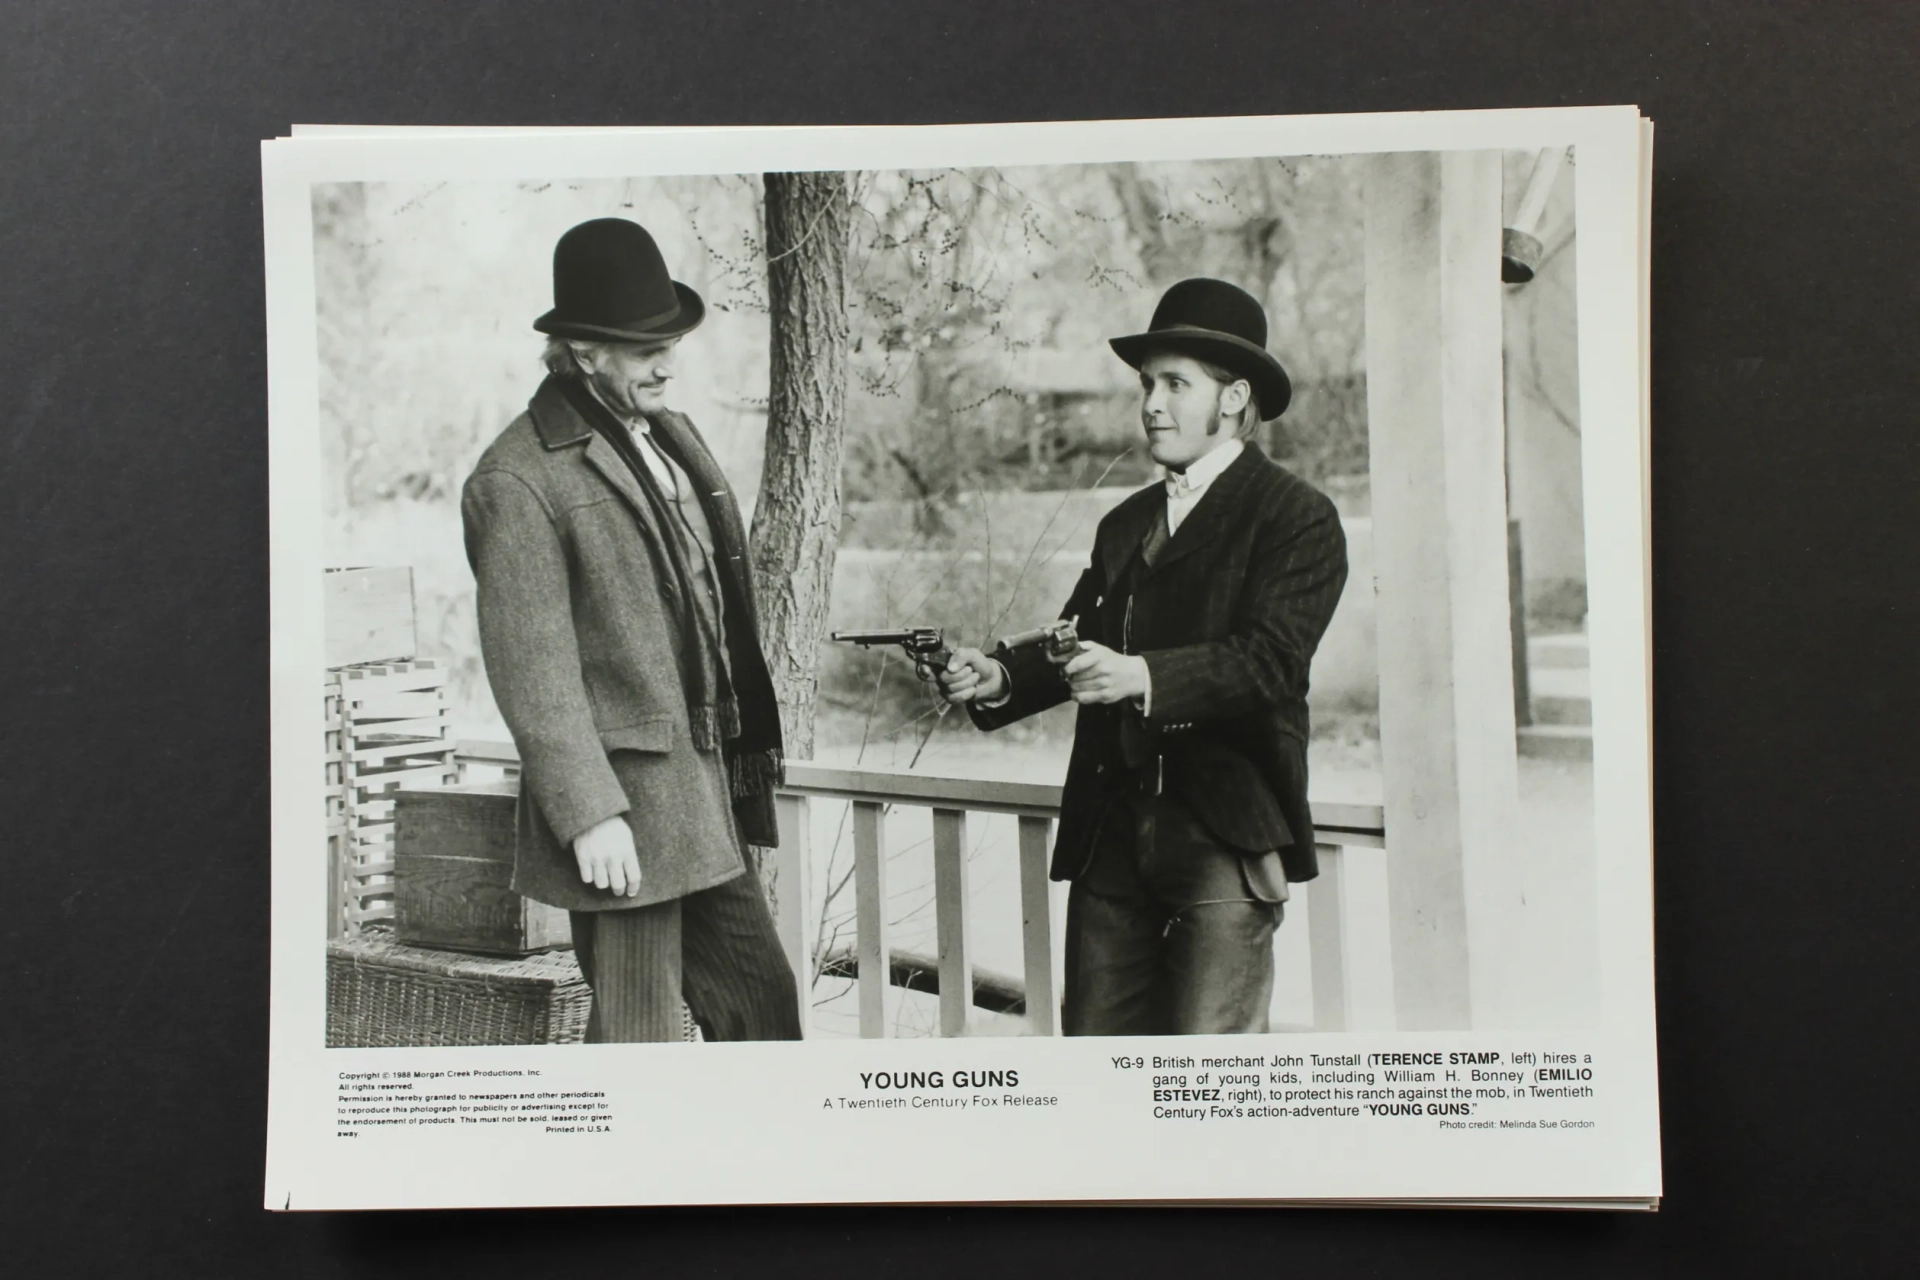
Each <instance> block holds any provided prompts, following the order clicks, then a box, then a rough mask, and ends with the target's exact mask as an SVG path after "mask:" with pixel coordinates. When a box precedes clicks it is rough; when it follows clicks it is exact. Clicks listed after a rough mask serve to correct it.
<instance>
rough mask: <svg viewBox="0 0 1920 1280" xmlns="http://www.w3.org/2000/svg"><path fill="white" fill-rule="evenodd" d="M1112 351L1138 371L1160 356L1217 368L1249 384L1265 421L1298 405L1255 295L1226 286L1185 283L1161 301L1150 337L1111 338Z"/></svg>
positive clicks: (1201, 279)
mask: <svg viewBox="0 0 1920 1280" xmlns="http://www.w3.org/2000/svg"><path fill="white" fill-rule="evenodd" d="M1107 345H1109V346H1111V347H1112V348H1113V352H1114V354H1115V355H1117V356H1119V357H1120V358H1121V359H1122V360H1125V361H1126V362H1127V363H1128V364H1130V365H1132V366H1133V367H1134V368H1136V369H1138V368H1139V367H1140V366H1141V364H1142V363H1144V362H1145V360H1146V358H1147V357H1148V356H1149V355H1151V354H1153V353H1154V352H1156V351H1172V352H1176V353H1178V354H1180V355H1187V356H1193V357H1195V358H1197V359H1200V360H1205V361H1206V362H1207V363H1209V364H1217V365H1219V366H1220V367H1221V368H1223V369H1226V370H1227V371H1229V372H1230V373H1232V374H1234V375H1235V376H1236V377H1241V378H1245V379H1246V380H1247V383H1248V385H1250V386H1251V387H1252V388H1253V394H1254V395H1255V396H1256V397H1258V398H1259V401H1260V417H1261V419H1262V420H1263V421H1264V420H1266V419H1270V418H1277V417H1279V416H1280V414H1281V412H1282V411H1284V410H1285V409H1286V407H1287V402H1288V401H1289V400H1291V399H1293V382H1292V381H1291V380H1290V379H1289V378H1288V377H1287V371H1286V369H1284V368H1282V367H1281V364H1280V361H1279V360H1277V359H1275V358H1274V355H1273V353H1272V352H1271V351H1268V350H1267V313H1266V311H1265V309H1264V308H1262V307H1261V305H1260V304H1259V302H1258V301H1256V300H1255V299H1254V296H1253V295H1252V294H1250V293H1248V292H1247V291H1246V290H1245V289H1241V288H1239V287H1237V286H1235V285H1231V284H1228V283H1227V282H1226V281H1225V280H1209V279H1207V278H1206V277H1204V276H1201V277H1196V278H1194V279H1192V280H1182V281H1181V282H1180V283H1179V284H1176V285H1174V286H1173V287H1172V288H1171V289H1168V290H1167V291H1166V293H1165V294H1164V295H1162V296H1161V299H1160V305H1159V306H1157V307H1155V308H1154V309H1153V320H1152V321H1151V322H1150V323H1149V324H1148V325H1147V331H1146V332H1145V333H1133V334H1128V335H1127V336H1126V337H1124V338H1111V339H1109V340H1108V343H1107Z"/></svg>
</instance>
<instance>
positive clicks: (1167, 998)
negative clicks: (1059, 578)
mask: <svg viewBox="0 0 1920 1280" xmlns="http://www.w3.org/2000/svg"><path fill="white" fill-rule="evenodd" d="M1266 336H1267V321H1266V315H1265V312H1264V311H1263V310H1262V309H1261V307H1260V304H1259V303H1258V302H1257V301H1255V300H1254V299H1253V298H1252V297H1251V296H1250V295H1248V294H1247V293H1245V292H1244V291H1242V290H1240V289H1238V288H1235V287H1234V286H1233V285H1230V284H1227V283H1225V282H1223V281H1219V280H1206V279H1195V280H1187V281H1183V282H1182V283H1180V284H1177V285H1175V286H1173V288H1171V289H1169V290H1168V291H1167V293H1166V295H1165V297H1163V298H1162V299H1161V302H1160V304H1159V306H1158V307H1157V308H1156V310H1155V311H1154V315H1153V320H1152V322H1151V324H1150V326H1149V329H1148V331H1147V332H1146V333H1142V334H1134V335H1131V336H1129V337H1125V338H1115V339H1113V341H1112V344H1111V345H1112V346H1113V349H1114V351H1115V352H1116V353H1117V354H1118V355H1119V356H1120V358H1121V359H1123V360H1125V361H1126V362H1127V363H1128V364H1130V365H1132V366H1133V367H1134V368H1135V369H1137V370H1138V371H1139V373H1140V386H1141V391H1142V397H1143V398H1142V404H1141V419H1142V423H1143V425H1144V427H1145V429H1146V435H1147V446H1148V450H1149V452H1150V453H1151V454H1152V456H1153V458H1154V460H1155V461H1156V462H1159V463H1160V464H1161V465H1162V466H1164V467H1165V468H1166V472H1167V477H1166V480H1165V482H1164V483H1160V484H1155V485H1152V486H1150V487H1149V488H1146V489H1142V490H1141V491H1140V492H1138V493H1135V494H1133V495H1132V496H1131V497H1129V498H1127V499H1126V500H1125V501H1124V502H1122V503H1121V504H1120V505H1119V506H1118V507H1116V508H1114V509H1113V510H1112V511H1111V512H1109V513H1108V514H1107V516H1106V518H1105V519H1103V520H1102V521H1101V522H1100V527H1099V531H1098V533H1097V534H1096V536H1095V539H1094V547H1093V555H1092V560H1091V563H1090V564H1089V565H1088V567H1087V569H1086V572H1085V573H1083V574H1082V575H1081V577H1080V581H1079V584H1078V585H1077V586H1076V587H1075V588H1074V591H1073V595H1072V596H1071V598H1069V599H1068V601H1067V604H1066V607H1065V608H1064V609H1063V610H1062V611H1061V616H1062V617H1063V618H1075V619H1077V620H1078V625H1079V632H1080V635H1081V637H1082V639H1083V641H1084V643H1083V645H1082V646H1081V652H1080V653H1079V654H1077V655H1076V656H1073V657H1072V658H1071V660H1066V661H1064V662H1061V663H1058V664H1057V665H1049V659H1048V658H1046V657H1045V656H1043V655H1042V653H1041V651H1040V650H1038V649H1023V650H1021V651H1019V652H1018V653H1016V654H1014V655H1012V656H1007V657H1006V659H1005V661H1004V662H1003V661H1000V660H999V659H997V658H994V657H989V656H988V655H985V654H983V653H981V652H980V651H979V650H977V649H963V650H960V651H958V652H956V654H955V655H954V658H953V660H952V661H951V662H950V663H949V664H948V668H947V670H946V671H945V672H944V673H942V674H941V684H942V687H943V689H944V691H945V693H946V695H947V697H948V699H949V700H950V701H953V702H955V703H960V704H969V709H970V711H971V714H972V716H973V718H974V720H975V722H976V723H977V724H979V725H980V726H981V727H982V728H986V729H992V728H997V727H999V726H1001V725H1004V724H1007V723H1009V722H1011V721H1013V720H1017V719H1019V718H1021V717H1023V716H1028V715H1031V714H1033V713H1034V712H1036V711H1042V710H1045V709H1046V708H1048V707H1052V706H1056V705H1058V704H1059V703H1061V702H1063V701H1065V700H1066V699H1067V698H1069V697H1071V698H1072V699H1073V700H1074V701H1075V702H1076V703H1078V704H1079V705H1080V710H1079V717H1078V721H1077V724H1076V728H1075V732H1074V743H1073V754H1072V757H1071V759H1070V761H1069V763H1068V767H1067V781H1066V788H1065V791H1064V793H1063V796H1062V799H1061V810H1060V827H1059V834H1058V837H1057V839H1056V841H1055V844H1054V853H1053V877H1054V879H1056V880H1071V881H1072V882H1073V888H1072V890H1071V891H1070V893H1069V895H1068V898H1067V937H1066V947H1067V957H1066V960H1067V980H1066V992H1065V1010H1064V1018H1063V1022H1064V1024H1065V1029H1066V1032H1067V1034H1069V1035H1168V1034H1200V1033H1219V1032H1261V1031H1265V1030H1266V1029H1267V1009H1268V1006H1269V1004H1270V1003H1271V1000H1272V993H1273V936H1274V931H1275V929H1276V928H1278V926H1279V923H1280V918H1281V913H1282V911H1283V909H1284V908H1283V904H1284V903H1285V901H1286V899H1287V883H1288V881H1301V880H1308V879H1311V878H1312V877H1313V876H1314V875H1315V874H1316V871H1317V868H1316V866H1315V858H1314V842H1313V823H1312V819H1311V816H1310V815H1309V813H1308V810H1307V762H1306V742H1307V703H1306V694H1307V672H1308V668H1309V667H1310V666H1311V664H1312V661H1313V654H1314V650H1315V648H1316V647H1317V646H1318V645H1319V643H1320V637H1321V636H1322V635H1323V634H1324V633H1325V631H1326V628H1327V624H1328V622H1329V621H1330V620H1331V618H1332V616H1333V610H1334V606H1335V605H1336V604H1337V603H1338V602H1339V599H1340V592H1341V589H1342V587H1343V586H1344V585H1345V583H1346V577H1347V555H1346V539H1345V536H1344V534H1343V533H1342V531H1341V527H1340V520H1339V516H1338V514H1337V513H1336V512H1335V510H1334V507H1333V504H1332V503H1331V502H1330V501H1328V500H1327V498H1326V497H1325V496H1324V495H1322V494H1321V493H1320V492H1319V491H1317V490H1316V489H1314V488H1313V487H1312V486H1310V485H1308V484H1307V483H1306V482H1304V481H1302V480H1301V479H1299V478H1298V477H1297V476H1295V475H1293V474H1292V473H1290V472H1288V471H1287V470H1286V469H1284V468H1283V467H1281V466H1279V465H1277V464H1276V463H1274V462H1272V461H1270V460H1269V459H1268V458H1267V457H1266V456H1265V455H1264V454H1263V453H1262V452H1261V451H1260V448H1259V446H1258V445H1257V444H1256V443H1254V442H1253V441H1252V440H1250V439H1247V438H1246V437H1247V436H1248V435H1249V434H1250V433H1251V432H1252V430H1253V429H1254V428H1255V427H1257V426H1258V424H1259V423H1260V422H1261V421H1263V420H1264V419H1269V418H1273V417H1275V416H1277V415H1278V414H1279V413H1280V412H1281V411H1282V410H1283V409H1285V408H1286V406H1287V401H1288V400H1289V399H1290V397H1291V394H1292V387H1291V384H1290V383H1289V381H1288V379H1287V375H1286V371H1285V370H1284V369H1282V368H1281V366H1280V362H1279V361H1278V360H1276V359H1274V357H1273V356H1272V355H1271V354H1269V353H1268V351H1267V349H1266ZM1230 428H1231V429H1230Z"/></svg>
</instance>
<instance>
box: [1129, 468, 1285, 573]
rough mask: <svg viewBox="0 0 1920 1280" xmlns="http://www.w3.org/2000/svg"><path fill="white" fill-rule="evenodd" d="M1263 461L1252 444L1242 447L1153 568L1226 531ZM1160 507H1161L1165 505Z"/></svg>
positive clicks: (1183, 555)
mask: <svg viewBox="0 0 1920 1280" xmlns="http://www.w3.org/2000/svg"><path fill="white" fill-rule="evenodd" d="M1265 460H1266V455H1265V454H1263V453H1261V452H1260V448H1259V446H1258V445H1256V444H1254V443H1253V442H1252V441H1247V442H1246V443H1245V444H1244V445H1242V447H1241V450H1240V456H1239V457H1237V458H1235V459H1234V460H1233V462H1232V464H1231V465H1229V466H1228V467H1227V469H1226V470H1225V471H1222V472H1221V473H1220V475H1219V476H1218V478H1216V479H1215V480H1214V482H1213V483H1212V484H1210V485H1208V486H1207V491H1206V492H1205V493H1203V494H1201V495H1200V501H1199V502H1197V503H1195V504H1194V507H1193V510H1191V511H1189V512H1188V513H1187V518H1186V519H1185V520H1182V521H1181V522H1180V527H1179V529H1177V530H1175V531H1174V535H1173V537H1172V539H1171V540H1169V541H1168V543H1167V546H1166V549H1165V550H1164V551H1162V552H1161V553H1160V559H1159V561H1158V562H1157V563H1156V564H1155V566H1154V568H1155V569H1156V570H1159V569H1164V568H1166V567H1167V566H1168V565H1170V564H1172V563H1174V562H1175V561H1177V560H1183V559H1185V558H1186V557H1187V556H1190V555H1192V554H1193V553H1194V552H1196V551H1198V550H1199V549H1200V548H1201V547H1204V546H1206V545H1207V544H1208V543H1210V542H1212V541H1213V540H1214V539H1216V538H1218V537H1219V536H1220V535H1221V534H1222V533H1224V532H1226V529H1227V525H1228V524H1229V523H1231V521H1232V519H1233V516H1234V514H1235V513H1236V512H1237V511H1238V510H1239V509H1240V495H1241V493H1242V492H1243V491H1244V490H1245V489H1246V487H1247V483H1248V481H1250V480H1252V479H1253V477H1254V473H1255V471H1256V470H1257V469H1258V468H1259V466H1260V464H1261V463H1262V462H1264V461H1265ZM1162 505H1163V507H1164V502H1163V504H1162Z"/></svg>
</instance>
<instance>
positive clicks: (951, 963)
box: [933, 809, 973, 1036]
mask: <svg viewBox="0 0 1920 1280" xmlns="http://www.w3.org/2000/svg"><path fill="white" fill-rule="evenodd" d="M933 915H934V923H935V929H936V934H935V936H936V938H937V939H938V945H939V952H940V1034H941V1035H943V1036H963V1035H965V1034H967V1018H968V1014H969V1013H970V1012H971V1011H972V1009H973V964H972V962H971V961H970V960H969V958H968V956H967V811H966V810H965V809H935V810H934V811H933Z"/></svg>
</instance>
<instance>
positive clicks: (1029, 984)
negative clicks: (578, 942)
mask: <svg viewBox="0 0 1920 1280" xmlns="http://www.w3.org/2000/svg"><path fill="white" fill-rule="evenodd" d="M456 759H457V761H458V763H459V765H460V768H461V776H462V778H463V779H466V780H469V781H471V780H472V779H471V775H470V772H469V771H470V770H471V769H473V768H474V767H480V768H486V769H500V770H503V771H504V772H505V773H506V775H507V778H508V780H515V775H517V773H518V764H519V756H518V754H517V753H516V752H515V750H514V747H513V744H512V743H510V742H462V743H460V744H459V748H458V754H457V757H456ZM823 797H824V798H827V799H832V800H835V801H840V800H845V801H846V802H848V803H849V804H850V806H851V808H852V819H853V862H854V866H853V889H854V921H855V941H854V954H855V959H856V966H857V967H856V972H857V975H858V977H857V982H858V987H859V1008H860V1035H861V1037H862V1038H863V1039H878V1038H882V1037H886V1036H890V1035H891V1034H892V1033H893V1026H892V1023H891V1021H890V1019H889V1006H890V1004H891V998H890V996H889V988H891V987H892V985H893V980H894V973H893V949H892V945H891V942H890V940H889V938H888V930H887V914H886V908H887V849H886V814H887V809H888V806H890V805H893V804H909V805H917V806H919V807H922V808H926V809H931V810H932V811H933V813H932V817H933V830H934V912H935V923H936V927H937V930H938V951H939V955H938V956H937V958H936V960H935V965H936V967H937V969H938V972H939V976H940V1033H941V1034H942V1035H946V1036H953V1035H964V1034H965V1033H966V1031H967V1029H968V1023H969V1019H970V1018H971V1015H972V1009H973V1006H974V1000H975V996H976V993H975V989H974V981H973V956H972V951H971V948H970V946H969V938H968V932H969V929H970V927H971V910H970V906H971V904H970V903H969V900H968V896H967V892H968V889H967V881H968V869H967V849H966V815H967V814H968V813H1004V814H1009V815H1011V816H1013V817H1014V818H1015V819H1017V821H1018V830H1019V851H1018V857H1019V882H1020V916H1021V924H1020V943H1021V958H1022V964H1023V968H1024V971H1025V972H1024V974H1023V978H1024V981H1023V982H1022V983H1020V984H1017V985H1016V984H1014V983H1013V982H1012V980H1011V979H1008V980H1006V981H1002V980H1001V979H999V978H997V977H994V976H992V975H989V977H988V980H987V986H988V988H989V989H990V991H991V993H992V995H991V999H990V1000H989V1004H990V1006H993V1007H998V1006H999V1005H1000V1004H1001V1002H1002V1001H1006V1002H1007V1003H1008V1005H1009V1007H1010V1005H1011V1001H1012V1000H1014V999H1024V1001H1025V1004H1026V1020H1027V1027H1028V1030H1029V1032H1030V1033H1031V1034H1034V1035H1059V1034H1060V994H1059V979H1058V976H1057V974H1056V971H1055V967H1054V962H1055V959H1056V957H1055V955H1054V939H1055V937H1056V936H1058V933H1059V921H1058V920H1057V919H1056V910H1055V908H1056V906H1057V905H1058V903H1057V896H1056V895H1055V894H1054V892H1053V886H1052V884H1051V882H1050V880H1049V879H1048V876H1047V861H1048V843H1049V840H1050V838H1051V834H1052V827H1053V822H1054V819H1055V818H1056V817H1057V816H1058V814H1059V808H1060V788H1059V787H1058V786H1051V785H1042V784H1038V783H1028V782H987V781H982V780H980V779H972V778H942V777H935V776H932V775H928V774H909V773H892V772H886V771H881V770H858V769H839V768H833V767H830V766H824V765H819V764H815V763H814V762H812V761H789V762H788V765H787V782H786V785H785V786H784V787H783V788H782V789H781V792H780V795H779V797H778V801H779V803H778V808H777V816H778V820H779V825H780V848H779V849H778V851H777V852H776V853H775V855H774V858H773V860H772V862H771V864H770V867H769V869H768V871H769V879H768V882H767V883H768V889H769V897H770V900H771V905H772V908H773V912H774V921H775V924H776V926H777V929H778V932H779V936H780V944H781V949H782V952H783V954H785V955H786V956H787V958H788V962H789V963H790V964H791V965H792V966H793V970H794V977H795V979H796V981H797V985H798V987H799V993H798V994H799V1001H800V1013H801V1024H802V1026H803V1027H806V1028H807V1029H808V1030H811V1026H810V1025H809V1024H810V1020H811V1019H810V1015H811V1006H812V986H813V983H812V978H813V967H814V963H815V961H816V957H815V956H814V954H813V949H814V947H815V946H816V945H817V944H818V940H817V939H816V938H814V937H811V936H810V932H811V925H812V921H811V920H810V918H809V915H808V913H809V911H810V910H811V909H812V907H813V904H812V903H811V902H810V900H809V897H810V895H809V890H808V879H809V877H810V874H811V870H810V867H809V858H810V854H811V850H810V848H809V835H810V830H809V823H810V813H809V804H810V802H811V800H813V799H816V798H823ZM1313 809H1314V819H1315V826H1316V827H1317V828H1318V829H1319V830H1320V832H1321V834H1322V835H1324V836H1327V837H1328V838H1329V839H1331V840H1334V841H1337V842H1338V843H1337V845H1333V846H1329V845H1322V846H1321V847H1320V855H1321V861H1322V870H1321V874H1320V877H1319V879H1317V880H1315V881H1313V882H1312V883H1311V884H1309V886H1308V888H1307V895H1308V897H1307V903H1308V907H1307V910H1308V921H1307V929H1308V951H1309V957H1310V961H1311V964H1312V977H1311V981H1312V985H1313V1000H1314V1026H1315V1029H1316V1030H1334V1029H1344V1028H1345V1027H1347V1026H1348V1025H1349V1023H1350V1022H1351V1017H1352V998H1351V980H1352V973H1353V967H1352V964H1351V963H1350V961H1351V956H1350V954H1349V952H1350V950H1351V948H1352V946H1353V935H1352V931H1351V930H1350V929H1349V928H1348V927H1347V925H1348V921H1347V915H1346V911H1345V903H1344V898H1345V893H1346V888H1347V876H1346V871H1347V867H1346V863H1345V855H1346V851H1347V850H1348V849H1349V848H1352V847H1366V848H1374V849H1379V848H1383V847H1384V846H1385V834H1386V833H1385V827H1384V823H1383V819H1382V815H1381V810H1380V807H1379V806H1377V805H1356V804H1339V803H1328V804H1315V805H1314V806H1313ZM1397 860H1398V859H1397V857H1396V861H1397ZM1398 871H1399V868H1397V867H1396V868H1394V872H1395V874H1398ZM1389 883H1390V885H1391V877H1389ZM1390 892H1391V890H1390ZM834 963H835V966H836V971H842V970H839V968H838V966H839V965H842V964H844V958H837V959H835V960H834ZM1395 968H1396V994H1399V993H1401V992H1402V991H1403V990H1404V988H1403V987H1402V985H1401V982H1400V978H1399V973H1400V958H1399V953H1398V952H1396V954H1395ZM1009 988H1011V990H1010V989H1009Z"/></svg>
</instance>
